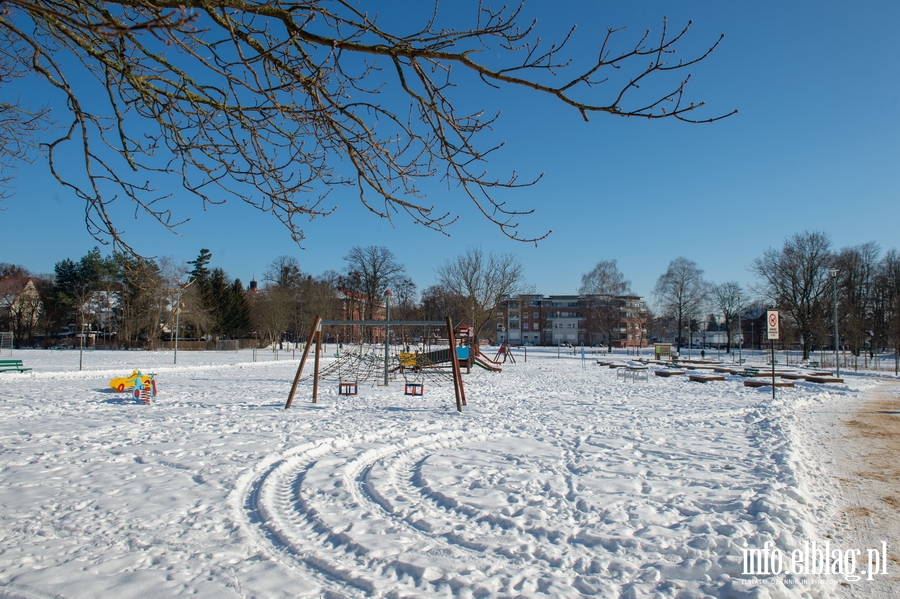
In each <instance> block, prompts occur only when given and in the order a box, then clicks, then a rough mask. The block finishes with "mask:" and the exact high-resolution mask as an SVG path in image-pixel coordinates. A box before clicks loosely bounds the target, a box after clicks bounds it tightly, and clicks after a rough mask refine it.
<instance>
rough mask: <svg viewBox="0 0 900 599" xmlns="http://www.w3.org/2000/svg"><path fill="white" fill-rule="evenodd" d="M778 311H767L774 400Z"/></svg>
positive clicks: (778, 335)
mask: <svg viewBox="0 0 900 599" xmlns="http://www.w3.org/2000/svg"><path fill="white" fill-rule="evenodd" d="M778 324H779V323H778V311H777V310H766V337H767V338H768V339H769V340H770V341H771V342H772V399H775V340H776V339H778V338H779V337H780V331H779V327H778Z"/></svg>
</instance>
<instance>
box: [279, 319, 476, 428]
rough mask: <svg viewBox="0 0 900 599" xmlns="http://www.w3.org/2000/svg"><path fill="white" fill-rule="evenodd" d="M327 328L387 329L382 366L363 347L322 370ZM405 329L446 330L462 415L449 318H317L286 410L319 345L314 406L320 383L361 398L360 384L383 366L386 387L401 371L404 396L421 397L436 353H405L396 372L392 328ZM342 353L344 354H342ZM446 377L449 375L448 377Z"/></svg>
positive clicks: (347, 352) (462, 393)
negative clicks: (329, 382) (332, 381)
mask: <svg viewBox="0 0 900 599" xmlns="http://www.w3.org/2000/svg"><path fill="white" fill-rule="evenodd" d="M323 326H354V327H359V326H375V327H384V329H385V336H384V353H383V360H382V364H379V360H380V358H381V356H379V355H378V353H377V352H376V351H375V349H374V346H372V345H362V346H360V347H358V348H356V349H350V348H345V351H344V353H343V355H342V356H340V357H338V359H337V360H336V361H335V362H334V363H332V364H331V365H329V366H328V367H326V368H321V367H320V356H321V354H322V327H323ZM404 326H426V327H430V326H434V327H446V331H447V339H448V341H449V343H450V350H449V351H446V354H447V358H449V359H448V360H447V361H448V362H449V364H450V377H451V378H452V380H453V388H454V391H455V394H456V410H457V411H458V412H462V407H463V406H464V405H466V395H465V389H464V388H463V382H462V374H461V371H460V366H459V357H458V355H457V351H456V340H455V336H454V332H453V325H452V324H451V322H450V318H449V317H448V318H447V320H446V321H440V320H415V321H412V320H322V318H321V317H317V318H316V321H315V323H314V324H313V326H312V330H311V331H310V334H309V339H308V340H307V343H306V347H305V348H304V349H303V356H302V357H301V358H300V366H299V367H298V368H297V374H296V375H295V376H294V382H293V384H292V385H291V391H290V394H289V395H288V399H287V402H286V403H285V405H284V409H288V408H290V407H291V404H293V402H294V395H295V394H296V392H297V385H298V384H299V382H300V377H301V376H302V374H303V368H304V367H305V366H306V360H307V358H308V357H309V352H310V349H311V348H312V347H313V344H315V347H316V353H315V358H314V360H313V364H314V365H313V374H312V381H313V387H312V402H313V403H318V396H319V381H320V380H322V379H324V378H329V377H330V378H335V377H336V378H337V379H338V394H339V395H357V394H358V393H359V383H360V382H361V381H366V380H368V379H370V378H374V377H375V376H376V373H377V371H378V370H379V366H382V367H383V368H382V369H383V374H384V383H383V384H384V386H387V385H388V382H389V374H390V373H391V372H397V371H399V372H400V373H401V374H402V375H403V377H404V379H405V382H406V384H405V386H404V391H403V392H404V394H405V395H411V396H417V395H418V396H421V395H423V394H424V391H425V383H424V376H425V375H424V373H425V372H426V371H428V370H429V369H432V368H433V367H434V366H435V364H436V363H437V362H436V360H434V359H432V358H431V357H432V356H433V354H435V353H436V352H429V353H427V354H419V353H418V352H417V353H410V352H406V353H403V352H401V353H400V354H399V356H397V362H398V363H397V365H396V366H395V367H394V368H393V369H392V368H390V366H391V355H390V327H404ZM339 353H340V352H339ZM408 372H409V373H411V375H412V376H413V377H414V380H413V381H410V380H409V378H408V376H409V375H408V374H407V373H408ZM445 376H446V375H445Z"/></svg>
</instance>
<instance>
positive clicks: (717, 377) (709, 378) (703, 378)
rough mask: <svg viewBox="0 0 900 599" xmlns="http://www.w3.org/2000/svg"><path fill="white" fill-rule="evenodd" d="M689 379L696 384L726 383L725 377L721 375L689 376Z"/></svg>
mask: <svg viewBox="0 0 900 599" xmlns="http://www.w3.org/2000/svg"><path fill="white" fill-rule="evenodd" d="M688 379H690V380H692V381H694V382H696V383H708V382H710V381H724V380H725V377H724V376H723V375H721V374H689V375H688Z"/></svg>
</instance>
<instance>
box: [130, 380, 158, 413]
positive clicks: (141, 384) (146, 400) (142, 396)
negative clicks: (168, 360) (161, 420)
mask: <svg viewBox="0 0 900 599" xmlns="http://www.w3.org/2000/svg"><path fill="white" fill-rule="evenodd" d="M155 377H156V375H153V374H151V375H150V376H149V377H143V380H140V379H139V380H138V381H137V382H136V384H135V386H134V389H133V390H132V391H131V394H132V396H133V397H134V398H135V399H136V400H137V401H139V402H141V403H142V404H144V405H145V406H149V405H150V398H151V397H156V378H155Z"/></svg>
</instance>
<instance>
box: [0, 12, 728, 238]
mask: <svg viewBox="0 0 900 599" xmlns="http://www.w3.org/2000/svg"><path fill="white" fill-rule="evenodd" d="M454 10H458V7H454ZM521 11H522V6H521V5H520V6H518V7H514V8H512V9H508V8H503V9H500V10H493V9H491V8H489V7H487V6H485V5H482V4H481V3H479V4H478V8H477V11H473V15H472V16H473V21H474V27H473V28H471V29H452V28H446V27H442V26H440V24H439V22H440V18H439V17H440V15H439V11H438V5H437V3H435V6H434V11H433V13H432V15H431V17H430V18H429V19H428V21H427V22H426V23H425V24H424V25H423V27H422V28H421V29H420V30H418V31H416V32H414V33H407V34H399V33H394V32H393V28H392V27H391V24H390V23H387V24H384V25H382V23H381V21H380V20H379V19H378V18H377V17H375V16H372V15H371V14H370V13H367V12H365V11H364V10H363V9H362V8H361V7H360V5H359V4H358V3H355V2H349V1H347V0H312V1H307V2H289V1H275V2H267V3H253V2H247V1H244V0H194V1H192V2H190V3H184V2H183V0H113V1H100V0H4V3H3V5H2V9H0V44H2V46H0V62H2V63H3V66H4V67H5V68H8V69H9V70H10V71H11V72H18V73H24V74H27V75H30V76H33V77H36V78H38V79H42V80H43V81H45V82H46V83H48V84H49V85H51V86H52V87H54V88H55V89H57V90H58V91H59V92H60V93H61V94H62V96H63V97H64V98H65V109H64V111H65V112H66V113H67V116H66V117H60V118H61V120H62V122H63V123H64V125H63V126H62V128H61V129H60V131H61V133H60V134H59V135H58V136H57V137H56V138H55V139H49V140H47V141H46V143H45V146H44V147H45V148H46V150H47V155H48V159H49V161H50V165H51V170H52V172H53V175H54V176H55V177H56V178H57V179H58V180H59V181H60V182H61V183H62V184H63V185H65V186H67V187H68V188H70V189H71V190H72V191H73V192H74V193H75V194H76V195H77V197H79V198H81V199H82V200H83V201H84V202H85V205H86V214H85V220H86V223H87V226H88V229H89V230H90V232H91V233H92V234H93V235H94V236H95V237H96V238H97V239H98V240H100V241H103V242H105V243H112V244H113V245H115V246H118V247H121V248H123V249H130V248H128V245H127V242H126V232H125V231H124V230H123V229H120V228H119V227H118V226H117V225H116V223H114V222H113V217H112V215H111V212H110V210H109V206H110V204H111V203H112V202H113V201H114V200H115V199H117V198H124V199H125V200H126V201H129V202H132V203H133V204H134V206H135V209H136V212H137V213H138V214H145V215H149V216H150V217H152V218H153V219H155V220H156V221H158V222H159V223H161V224H162V225H164V226H165V227H168V228H175V227H177V225H178V224H179V223H180V221H179V219H178V218H177V217H176V216H175V215H174V214H173V212H172V209H171V198H172V195H173V192H172V191H171V189H170V186H171V184H172V182H173V181H176V182H177V183H179V184H180V185H181V186H182V187H183V188H184V189H185V190H187V191H188V192H190V193H191V194H193V195H194V196H196V197H198V198H199V199H200V200H201V201H202V202H203V203H204V205H206V204H216V203H222V202H224V201H226V200H227V199H229V198H235V199H238V200H240V201H243V202H246V203H248V204H250V205H252V206H254V207H256V208H257V209H259V210H262V211H265V212H269V213H272V214H273V215H274V216H275V217H276V218H278V219H279V220H280V221H281V222H282V223H284V225H285V226H286V227H287V228H288V230H289V231H290V233H291V235H292V236H293V238H294V239H295V240H296V241H297V242H298V243H300V242H302V240H303V239H304V232H303V228H302V226H301V221H302V220H305V219H315V218H317V217H320V216H326V215H329V214H331V213H332V211H333V210H334V204H336V203H337V199H332V198H330V197H329V196H330V194H331V192H332V191H333V190H334V189H336V188H337V189H341V188H347V187H351V188H353V187H355V188H356V190H357V191H358V194H359V199H360V201H361V202H362V203H363V205H364V206H366V208H367V209H368V210H370V211H371V212H373V213H374V214H376V215H377V216H379V217H382V218H387V219H392V218H393V217H394V216H395V215H396V214H398V213H400V212H403V213H406V214H407V215H408V216H409V217H411V218H412V220H413V221H414V222H416V223H418V224H421V225H424V226H426V227H429V228H431V229H434V230H437V231H441V232H445V233H446V229H447V227H448V226H449V225H451V224H452V223H453V222H455V221H456V218H457V217H456V216H455V215H456V214H458V213H459V209H458V208H457V207H455V206H454V205H451V206H449V207H446V206H442V207H441V208H437V207H436V206H434V205H430V204H428V203H426V202H425V197H424V193H423V192H422V190H421V189H420V188H419V186H418V182H419V181H421V180H422V179H424V178H428V177H439V178H441V179H442V180H444V181H446V183H447V184H448V186H450V187H451V188H456V189H458V190H459V191H460V192H461V193H462V195H463V197H466V198H468V200H470V201H471V202H472V203H474V205H475V207H476V209H477V210H479V211H480V212H481V213H482V214H483V215H484V216H485V217H486V218H488V219H489V220H490V221H491V222H493V223H495V224H496V225H497V226H498V227H499V228H500V229H501V231H502V232H503V233H504V234H506V235H508V236H509V237H511V238H513V239H517V240H521V241H537V240H540V239H542V238H543V237H544V236H546V234H544V235H538V236H529V235H523V234H520V232H519V229H518V226H519V217H521V216H523V215H525V214H528V213H530V211H529V210H519V209H515V208H512V207H509V206H507V205H506V204H505V203H504V202H503V201H501V200H500V199H498V198H497V197H496V195H495V194H496V193H497V192H498V191H499V190H503V189H514V188H517V187H522V186H527V185H531V184H533V183H535V182H536V181H537V180H538V179H540V176H538V177H535V178H531V179H527V180H519V178H518V176H517V174H516V173H515V172H513V173H511V174H509V175H508V176H506V177H500V178H498V177H494V176H492V175H489V174H488V173H487V171H486V170H485V167H486V164H487V161H488V159H489V157H490V155H491V154H492V153H493V152H495V151H496V150H497V149H498V148H499V147H501V146H500V145H488V146H486V147H485V146H483V145H482V143H483V142H482V141H481V140H482V139H483V137H484V134H485V133H487V132H488V131H490V130H491V128H492V127H493V125H494V123H495V119H496V115H492V114H486V113H485V112H484V111H475V112H463V111H461V110H460V108H459V107H460V106H462V105H463V104H464V103H466V102H465V101H464V100H467V99H470V98H471V97H472V95H473V94H472V92H473V91H476V90H477V87H476V88H474V89H473V88H472V87H471V83H469V82H468V79H470V78H471V76H474V77H475V78H476V81H477V80H480V81H482V82H483V83H485V84H487V85H489V86H492V87H505V88H509V89H522V90H533V91H535V92H538V93H543V94H548V95H551V96H553V97H555V98H556V99H558V100H559V101H560V102H561V105H562V106H568V107H570V108H573V109H575V110H577V111H578V112H579V113H580V114H581V115H582V117H583V118H585V119H588V118H589V116H590V115H591V114H595V113H606V114H610V115H615V116H623V117H627V116H631V117H641V118H648V119H662V118H674V119H677V120H682V121H686V122H692V123H697V122H713V121H716V120H718V119H720V118H724V117H725V116H728V114H733V113H728V114H724V115H719V116H712V117H706V118H695V117H694V114H696V113H695V111H696V110H697V109H698V108H700V107H701V106H703V103H702V102H700V103H687V102H686V101H685V99H684V94H685V87H686V85H687V82H688V80H689V77H684V78H682V79H680V80H679V81H675V82H673V83H672V87H671V88H670V89H668V90H667V91H666V90H664V88H659V85H660V84H663V85H664V84H665V80H663V81H659V82H656V79H657V78H658V77H660V76H662V75H664V74H665V73H667V72H669V71H679V70H682V69H685V68H687V67H689V66H692V65H695V64H696V63H697V62H699V61H701V60H703V59H705V58H706V57H707V56H709V54H710V53H711V52H712V51H713V50H714V49H715V48H716V47H717V45H718V43H719V40H717V41H716V42H715V43H714V44H713V45H712V46H711V47H710V48H709V49H708V50H706V51H705V52H702V53H700V55H699V56H696V57H694V58H691V59H688V60H683V61H678V62H674V63H671V62H669V58H670V57H671V55H672V54H673V53H674V51H675V46H676V44H678V43H679V42H681V41H682V39H683V37H684V36H685V35H686V34H687V32H688V28H689V26H690V24H688V26H687V27H685V28H684V29H683V30H682V31H681V32H680V33H678V34H677V35H674V36H670V34H669V33H668V29H667V26H666V24H665V23H664V26H663V28H662V31H661V33H660V37H659V38H658V41H657V42H656V43H650V42H649V41H648V40H649V39H650V33H649V32H647V33H646V34H644V35H643V36H641V37H640V39H639V40H638V42H637V44H635V45H634V46H633V47H630V48H629V49H627V50H625V51H622V52H619V53H615V52H613V50H612V49H611V47H612V45H613V42H614V41H616V42H618V41H619V40H620V38H621V37H622V36H623V35H624V34H623V31H622V30H621V29H610V30H608V31H607V32H606V35H605V37H604V38H603V41H602V42H601V43H600V47H599V48H598V52H597V55H596V59H595V60H594V61H593V62H592V63H591V64H589V65H587V66H586V68H580V69H579V68H577V67H575V66H574V62H573V61H571V60H570V58H569V57H568V56H567V55H566V53H567V52H568V43H569V41H570V40H571V39H572V35H573V33H574V30H573V31H570V32H569V34H568V35H567V36H566V37H565V38H564V39H563V40H561V41H560V42H559V43H557V44H552V45H549V46H544V45H542V43H541V40H540V38H538V37H537V36H536V33H535V30H534V24H533V23H531V24H528V25H526V26H524V27H522V26H520V21H521V19H522V12H521ZM720 39H721V38H720ZM487 50H489V52H488V51H487ZM498 53H499V59H495V58H493V57H494V56H496V55H497V54H498ZM647 58H650V62H649V64H645V65H644V66H641V64H640V63H642V62H643V61H644V60H645V59H647ZM625 67H627V68H628V69H633V71H634V73H633V75H632V76H631V77H630V78H628V80H627V81H625V82H624V83H622V82H620V83H619V84H612V83H611V80H610V79H609V77H608V73H615V72H616V71H619V70H620V69H623V68H625ZM85 75H89V77H85ZM651 79H652V80H654V81H655V83H654V85H653V86H652V89H663V90H664V91H660V92H658V93H656V95H652V94H653V93H654V92H651V91H645V90H642V89H641V88H642V86H645V84H646V83H647V82H648V81H649V80H651ZM91 81H92V82H93V83H90V82H91ZM560 82H561V83H560ZM462 84H465V85H464V86H463V87H459V86H460V85H462ZM609 85H612V87H611V88H610V92H611V93H605V94H604V93H603V86H609ZM98 90H100V91H102V93H96V92H97V91H98ZM648 93H649V94H651V95H650V96H649V99H648V96H646V94H648ZM73 152H77V154H78V155H79V156H80V158H79V162H80V163H81V166H80V168H79V169H78V171H77V172H76V173H75V174H72V169H71V168H62V166H63V162H65V163H66V166H68V164H69V163H71V156H72V153H73ZM64 156H65V158H64ZM326 202H328V203H326ZM450 202H451V204H452V202H453V200H450Z"/></svg>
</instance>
